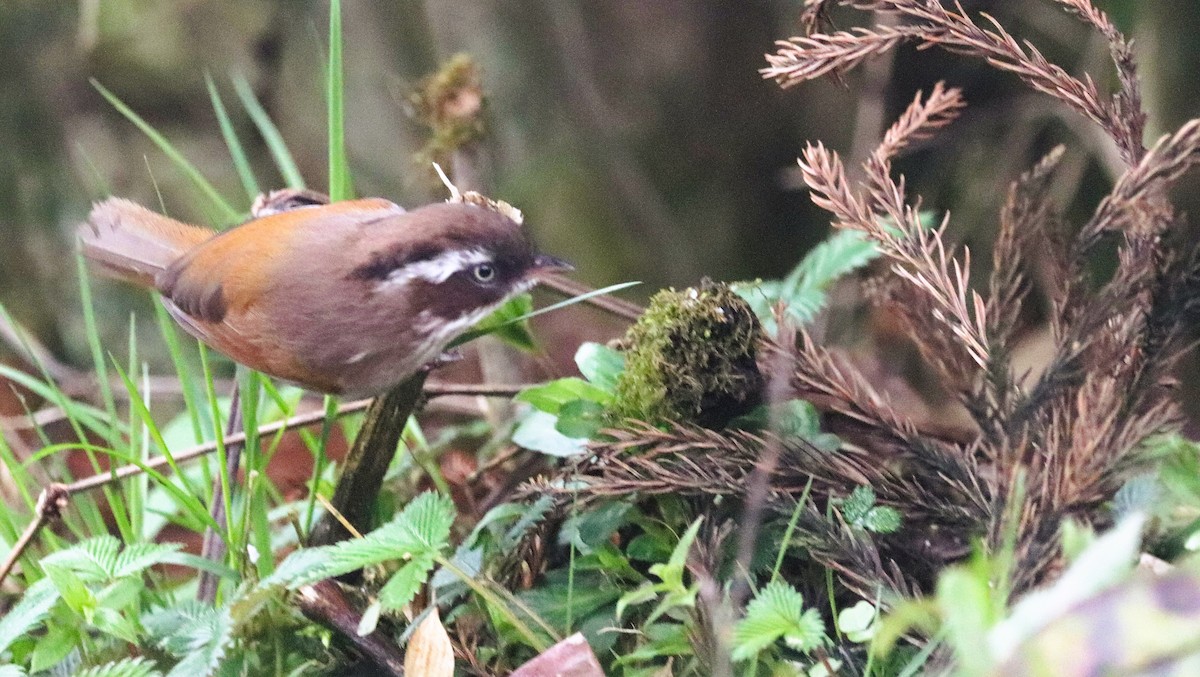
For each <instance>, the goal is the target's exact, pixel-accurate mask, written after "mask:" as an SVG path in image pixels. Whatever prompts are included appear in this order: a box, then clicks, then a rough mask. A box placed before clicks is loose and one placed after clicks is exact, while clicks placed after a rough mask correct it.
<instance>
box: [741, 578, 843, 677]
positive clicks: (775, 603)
mask: <svg viewBox="0 0 1200 677" xmlns="http://www.w3.org/2000/svg"><path fill="white" fill-rule="evenodd" d="M780 639H782V640H783V641H784V643H785V644H786V645H787V646H788V647H789V648H791V649H794V650H796V651H799V652H801V653H808V652H810V651H812V650H813V649H815V648H817V647H818V646H821V645H822V644H824V643H825V642H826V641H828V640H827V638H826V636H825V622H824V621H822V620H821V614H820V613H818V612H817V610H816V609H806V608H804V597H803V596H802V595H801V594H800V592H799V591H797V590H796V589H795V588H793V587H792V586H791V585H789V584H787V583H784V582H783V581H774V582H772V583H769V584H767V586H766V587H765V588H763V589H762V590H760V591H759V592H758V594H757V595H755V596H754V599H753V600H751V602H750V604H748V605H746V616H745V618H743V619H742V620H741V621H739V622H738V624H737V626H736V627H735V628H734V630H733V660H735V661H738V662H741V661H746V660H749V659H751V658H754V657H756V656H758V654H760V653H761V652H763V651H764V650H766V649H767V647H770V646H771V645H772V644H774V643H775V642H776V641H778V640H780Z"/></svg>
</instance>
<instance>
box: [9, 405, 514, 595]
mask: <svg viewBox="0 0 1200 677" xmlns="http://www.w3.org/2000/svg"><path fill="white" fill-rule="evenodd" d="M529 387H532V386H531V384H520V385H510V386H509V385H506V386H473V385H462V384H456V383H454V384H451V383H430V384H426V385H425V389H424V395H425V397H440V396H443V395H476V396H482V397H512V396H513V395H515V394H517V393H518V392H520V391H522V390H524V389H525V388H529ZM372 401H373V400H372V399H371V398H368V399H362V400H354V401H352V402H346V403H345V404H342V405H341V406H339V407H338V408H337V411H336V412H335V413H334V417H335V418H341V417H342V416H348V415H350V414H356V413H359V412H361V411H363V410H365V409H366V408H367V407H368V406H370V404H371V402H372ZM324 420H325V411H324V410H318V411H311V412H308V413H305V414H298V415H296V416H293V417H291V418H288V419H285V420H282V421H275V422H273V423H268V424H266V425H263V426H259V428H258V435H259V436H260V437H262V436H266V435H270V434H272V433H276V432H279V431H280V430H291V429H296V428H303V427H307V426H311V425H316V424H318V423H322V422H324ZM245 441H246V433H245V432H235V433H233V434H231V435H227V436H226V437H225V444H226V445H234V444H242V443H244V442H245ZM216 449H217V443H216V442H215V441H214V442H205V443H203V444H198V445H196V446H193V447H190V448H188V449H185V450H183V451H181V452H179V453H177V454H174V455H172V457H171V460H174V462H175V463H185V462H187V461H191V460H193V459H196V458H199V457H201V456H204V455H206V454H211V453H212V452H214V451H216ZM170 465H171V461H170V460H168V459H167V457H166V456H156V457H154V458H151V459H147V460H146V462H145V463H144V464H142V465H133V464H130V465H124V466H121V467H119V468H116V469H114V470H111V471H108V472H103V473H99V474H96V475H92V476H90V477H85V478H83V479H80V480H76V481H74V482H71V483H69V484H58V483H55V484H51V485H50V486H48V487H46V488H45V489H43V490H42V494H41V496H40V497H39V498H38V509H37V514H36V516H35V518H34V521H33V522H31V523H30V524H29V526H28V527H26V529H25V532H24V533H23V534H22V535H21V538H19V539H18V540H17V542H16V544H15V545H14V546H13V548H12V550H11V551H10V552H9V554H8V558H7V559H6V560H5V563H4V565H3V567H0V584H3V583H4V579H5V577H6V576H7V575H8V572H9V570H10V569H11V568H12V566H13V564H14V563H15V562H16V561H17V560H18V559H19V558H20V557H21V555H22V554H23V553H24V551H25V549H26V548H28V547H29V543H30V541H31V540H32V539H33V537H34V536H36V535H37V532H38V531H39V530H40V529H41V528H42V527H43V526H45V524H46V523H47V522H48V521H49V520H50V519H51V518H53V517H55V516H57V514H59V513H60V512H61V511H62V509H64V508H65V507H66V505H67V500H68V499H69V498H70V497H71V496H74V495H75V494H78V493H83V492H85V491H91V490H92V489H96V488H99V487H103V486H106V485H108V484H112V483H114V482H118V481H120V480H123V479H125V478H127V477H133V476H134V475H138V474H141V473H142V472H145V471H146V470H163V469H164V468H169V467H170ZM47 501H50V503H46V502H47ZM51 508H53V510H51Z"/></svg>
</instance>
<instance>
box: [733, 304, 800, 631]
mask: <svg viewBox="0 0 1200 677" xmlns="http://www.w3.org/2000/svg"><path fill="white" fill-rule="evenodd" d="M780 317H782V315H780ZM788 330H789V327H788V326H787V325H786V324H782V325H780V332H781V334H782V333H783V332H785V331H788ZM788 333H789V334H790V335H789V336H786V337H782V338H781V342H782V343H783V345H785V346H788V347H789V348H792V347H794V346H795V345H796V336H795V332H794V330H793V331H790V332H788ZM792 349H794V348H792ZM791 352H792V350H781V351H779V352H778V353H776V354H775V355H773V356H772V357H773V358H774V359H773V362H774V364H772V365H771V370H770V374H771V377H770V381H769V382H768V384H767V406H768V407H770V410H769V412H770V413H769V414H768V417H769V421H768V430H769V431H770V432H771V433H772V434H771V435H769V436H768V437H767V438H766V443H765V444H764V445H763V447H762V452H761V453H760V454H759V457H758V462H757V463H755V464H754V470H753V471H752V472H751V473H750V477H749V479H748V480H747V489H746V498H745V501H744V502H743V508H742V522H741V528H740V529H739V530H738V550H737V571H745V572H749V571H751V560H752V559H754V551H755V550H756V549H757V546H758V532H759V527H760V526H762V521H763V516H764V515H765V514H766V506H767V495H768V494H769V493H770V491H771V478H772V477H773V476H774V475H775V470H776V469H777V468H778V467H779V459H780V458H781V457H782V456H783V440H782V438H781V437H779V435H778V434H777V433H778V431H779V422H780V419H779V414H780V409H781V408H782V407H783V405H784V403H785V402H787V399H788V393H789V391H790V390H791V369H790V368H789V367H790V365H791V364H792V363H793V362H794V361H795V357H794V355H792V354H791ZM750 588H751V581H750V580H749V578H746V579H742V580H741V581H739V582H738V583H737V584H736V585H734V588H733V591H732V592H731V593H730V598H731V602H730V603H731V604H732V605H733V608H735V609H737V608H741V606H742V604H743V603H744V602H745V601H746V597H747V596H748V595H749V593H750Z"/></svg>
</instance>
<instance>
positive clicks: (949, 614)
mask: <svg viewBox="0 0 1200 677" xmlns="http://www.w3.org/2000/svg"><path fill="white" fill-rule="evenodd" d="M937 601H938V608H939V609H941V611H942V619H943V623H944V625H945V627H947V628H949V629H950V630H951V631H950V632H949V634H948V635H947V639H948V640H949V642H950V644H951V645H952V646H953V647H954V650H955V655H957V656H958V658H959V661H960V667H961V669H962V674H964V675H984V674H989V671H990V670H991V669H992V667H994V666H993V665H992V658H991V652H990V651H988V650H986V647H987V646H988V630H989V629H990V627H991V625H992V622H993V618H994V617H995V615H996V614H997V613H998V608H997V604H996V599H995V597H994V595H993V594H992V590H991V585H990V581H989V580H988V577H987V575H986V574H985V573H982V572H981V571H979V570H978V568H968V567H962V566H960V567H954V568H951V569H948V570H947V571H945V572H943V573H942V575H941V576H939V577H938V582H937Z"/></svg>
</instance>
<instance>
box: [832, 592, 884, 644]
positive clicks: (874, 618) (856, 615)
mask: <svg viewBox="0 0 1200 677" xmlns="http://www.w3.org/2000/svg"><path fill="white" fill-rule="evenodd" d="M837 627H838V630H841V631H842V633H843V634H844V635H846V638H847V639H849V640H850V641H851V642H857V643H859V644H861V643H863V642H869V641H871V639H873V638H874V637H875V633H876V631H877V630H878V629H879V610H878V609H876V608H875V605H874V604H871V603H870V602H868V601H866V600H859V602H858V603H857V604H855V605H854V606H852V607H847V608H845V609H842V610H841V611H839V612H838V617H837Z"/></svg>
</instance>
